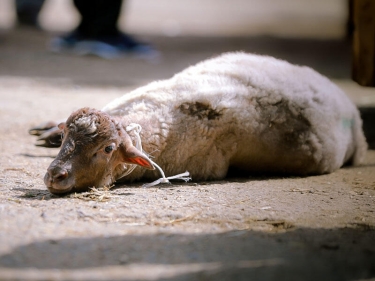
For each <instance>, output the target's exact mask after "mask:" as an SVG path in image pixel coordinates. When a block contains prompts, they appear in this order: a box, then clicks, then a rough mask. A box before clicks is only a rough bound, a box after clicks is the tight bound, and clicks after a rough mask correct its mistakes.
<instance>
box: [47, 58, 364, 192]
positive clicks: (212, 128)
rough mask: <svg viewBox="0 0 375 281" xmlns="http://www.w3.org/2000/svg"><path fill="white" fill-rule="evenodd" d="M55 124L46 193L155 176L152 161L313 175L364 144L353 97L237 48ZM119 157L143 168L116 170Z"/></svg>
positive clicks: (211, 171)
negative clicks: (135, 129)
mask: <svg viewBox="0 0 375 281" xmlns="http://www.w3.org/2000/svg"><path fill="white" fill-rule="evenodd" d="M131 123H136V124H139V125H141V126H142V128H143V129H142V131H141V140H142V144H143V150H144V151H145V153H146V154H147V155H148V156H147V155H145V154H144V153H142V152H141V151H140V149H136V148H135V147H134V146H133V144H132V143H135V142H136V137H135V134H133V133H132V132H129V134H128V133H127V132H126V128H127V127H128V126H129V125H130V124H131ZM59 127H60V129H63V131H64V139H63V141H62V148H61V151H60V153H59V155H58V156H57V157H56V159H55V160H54V161H53V162H52V163H51V165H50V167H49V168H48V172H47V174H46V176H45V183H46V185H47V187H48V189H49V190H50V191H51V192H53V193H65V192H69V191H72V190H83V189H86V188H87V187H91V186H96V187H99V186H103V185H110V184H112V183H114V182H115V181H117V180H122V181H133V180H139V179H142V180H151V179H156V178H159V177H160V174H159V173H158V171H156V170H152V169H154V163H157V164H158V165H159V166H160V167H162V169H163V170H164V172H165V174H166V175H174V174H177V173H181V172H184V171H189V172H190V175H191V177H192V179H193V180H196V181H200V180H215V179H222V178H224V177H225V176H226V174H227V171H228V168H229V167H230V166H231V167H235V168H238V169H240V170H244V171H248V173H249V174H250V173H252V172H258V171H262V172H273V173H274V172H276V173H283V174H289V175H312V174H323V173H330V172H333V171H335V170H336V169H339V168H340V167H341V166H342V165H344V164H353V165H357V164H359V163H361V161H362V160H363V158H364V156H365V152H366V149H367V144H366V141H365V138H364V135H363V132H362V121H361V119H360V116H359V112H358V110H357V108H356V106H355V105H354V104H353V103H352V102H351V101H350V100H349V98H348V97H347V96H346V95H345V94H344V93H343V91H342V90H340V89H339V88H338V87H337V86H336V85H334V84H333V83H332V82H330V81H329V80H328V79H327V78H326V77H323V76H322V75H320V74H318V73H317V72H315V71H314V70H312V69H310V68H308V67H301V66H295V65H291V64H289V63H288V62H285V61H281V60H278V59H275V58H272V57H268V56H259V55H252V54H245V53H227V54H223V55H221V56H219V57H217V58H213V59H209V60H206V61H203V62H201V63H199V64H197V65H195V66H192V67H189V68H187V69H186V70H184V71H182V72H181V73H179V74H176V75H175V76H174V77H172V78H171V79H169V80H164V81H157V82H153V83H151V84H149V85H147V86H144V87H141V88H138V89H136V90H134V91H132V92H130V93H128V94H125V95H124V96H122V97H121V98H118V99H116V100H114V101H112V102H111V103H109V104H108V105H107V106H105V107H104V108H103V110H102V111H98V110H95V109H89V108H84V109H81V110H78V111H76V112H74V113H73V114H72V115H71V116H70V117H69V118H68V120H67V122H66V124H65V123H64V124H60V126H59ZM128 128H129V127H128ZM55 133H56V131H55ZM57 133H58V134H59V133H60V132H57ZM52 135H53V134H51V133H47V136H46V135H44V136H43V137H42V139H43V140H45V141H46V143H48V139H49V138H51V137H52ZM129 135H130V137H129ZM150 158H151V159H152V160H153V161H154V162H152V161H151V160H150ZM128 164H138V165H140V166H143V167H145V168H147V169H143V168H137V169H135V170H134V171H133V172H132V173H130V174H128V175H127V176H125V177H123V175H124V174H126V170H127V169H129V167H130V166H129V165H128Z"/></svg>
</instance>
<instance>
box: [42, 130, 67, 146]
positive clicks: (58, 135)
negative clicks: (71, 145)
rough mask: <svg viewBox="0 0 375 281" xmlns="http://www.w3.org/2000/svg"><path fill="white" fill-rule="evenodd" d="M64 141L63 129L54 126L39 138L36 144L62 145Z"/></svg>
mask: <svg viewBox="0 0 375 281" xmlns="http://www.w3.org/2000/svg"><path fill="white" fill-rule="evenodd" d="M61 142H62V130H61V129H59V128H58V127H52V128H51V129H49V130H47V131H45V132H44V133H42V134H41V135H40V137H39V138H38V143H36V146H43V147H60V146H61Z"/></svg>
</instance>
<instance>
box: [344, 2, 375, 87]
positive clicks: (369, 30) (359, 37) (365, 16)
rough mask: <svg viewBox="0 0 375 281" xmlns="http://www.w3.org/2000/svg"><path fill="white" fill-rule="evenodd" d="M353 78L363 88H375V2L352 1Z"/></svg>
mask: <svg viewBox="0 0 375 281" xmlns="http://www.w3.org/2000/svg"><path fill="white" fill-rule="evenodd" d="M352 1H353V3H352V5H351V7H352V9H353V10H352V12H351V13H350V14H351V15H352V17H353V23H354V33H353V51H352V52H353V63H352V78H353V80H354V81H356V82H357V83H358V84H360V85H362V86H371V87H374V86H375V1H374V0H352Z"/></svg>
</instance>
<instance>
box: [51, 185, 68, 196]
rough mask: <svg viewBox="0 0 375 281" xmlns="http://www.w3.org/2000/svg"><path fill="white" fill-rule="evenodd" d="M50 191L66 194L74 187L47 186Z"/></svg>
mask: <svg viewBox="0 0 375 281" xmlns="http://www.w3.org/2000/svg"><path fill="white" fill-rule="evenodd" d="M47 188H48V190H49V192H51V193H52V194H54V195H65V194H67V193H70V192H71V191H72V190H73V189H74V187H73V186H71V187H68V188H54V187H53V186H47Z"/></svg>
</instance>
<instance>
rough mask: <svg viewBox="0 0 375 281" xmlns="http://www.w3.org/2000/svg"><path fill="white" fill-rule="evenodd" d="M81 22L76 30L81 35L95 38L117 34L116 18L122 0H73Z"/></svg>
mask: <svg viewBox="0 0 375 281" xmlns="http://www.w3.org/2000/svg"><path fill="white" fill-rule="evenodd" d="M73 2H74V5H75V6H76V8H77V10H78V12H79V13H80V14H81V22H80V24H79V25H78V28H77V31H78V32H79V33H80V35H81V36H83V37H88V38H97V37H108V36H116V35H118V34H119V30H118V28H117V20H118V18H119V15H120V11H121V5H122V0H74V1H73Z"/></svg>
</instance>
